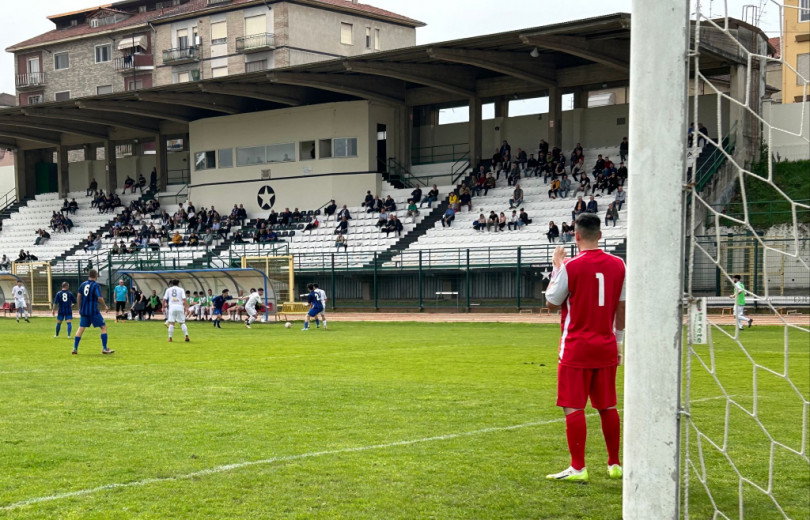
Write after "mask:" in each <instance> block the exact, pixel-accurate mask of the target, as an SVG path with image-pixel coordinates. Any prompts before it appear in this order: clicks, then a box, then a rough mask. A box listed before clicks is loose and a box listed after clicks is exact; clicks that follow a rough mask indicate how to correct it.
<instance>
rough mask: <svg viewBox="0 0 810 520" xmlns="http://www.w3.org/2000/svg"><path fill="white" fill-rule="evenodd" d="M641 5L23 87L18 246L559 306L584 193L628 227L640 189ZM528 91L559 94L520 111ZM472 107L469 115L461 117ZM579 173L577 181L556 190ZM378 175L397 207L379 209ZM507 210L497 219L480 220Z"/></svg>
mask: <svg viewBox="0 0 810 520" xmlns="http://www.w3.org/2000/svg"><path fill="white" fill-rule="evenodd" d="M731 22H732V23H733V24H734V30H735V35H736V38H737V40H738V41H739V42H741V44H743V45H754V44H756V45H759V43H756V42H760V43H762V44H763V45H767V38H765V36H764V34H763V33H761V31H759V30H758V29H756V28H755V27H753V26H750V25H748V24H746V23H743V22H739V21H736V20H731ZM630 26H631V21H630V15H628V14H615V15H609V16H602V17H598V18H590V19H583V20H577V21H573V22H567V23H562V24H555V25H549V26H544V27H534V28H527V29H525V30H520V31H511V32H505V33H499V34H493V35H486V36H478V37H474V38H467V39H462V40H455V41H448V42H441V43H435V44H430V45H422V46H411V47H404V48H399V49H394V50H385V51H381V52H375V53H372V54H365V55H362V56H352V57H345V58H340V59H330V60H326V61H318V62H316V63H308V64H303V65H294V66H288V67H280V68H276V69H272V70H265V71H262V72H258V73H257V72H248V73H244V74H234V75H230V76H226V77H217V78H211V79H202V80H198V81H189V82H184V83H176V84H171V85H162V86H158V87H153V88H146V89H142V90H133V91H125V92H120V93H113V94H104V95H98V96H93V97H87V98H77V99H70V100H65V101H52V102H51V101H46V102H44V103H41V104H36V105H33V106H25V107H15V108H9V109H7V110H4V111H3V113H2V114H0V129H2V134H0V146H3V147H6V148H9V149H14V150H15V151H16V153H15V161H16V193H17V197H16V198H13V197H12V198H11V199H9V200H8V201H7V202H6V204H5V207H4V208H2V213H1V215H2V222H3V230H2V232H0V253H3V254H6V255H7V256H8V258H9V260H10V261H12V262H20V263H24V262H26V261H30V260H33V259H36V260H37V261H40V262H49V263H50V264H51V268H52V272H53V275H54V280H71V281H73V280H78V279H80V278H81V276H82V273H83V272H85V271H87V270H88V269H89V268H96V269H98V270H100V275H101V279H100V281H101V282H102V283H103V284H104V285H107V286H110V285H112V284H113V283H114V282H115V280H117V279H118V278H120V276H119V274H118V272H119V271H123V270H132V269H146V270H155V269H161V268H166V269H181V268H224V267H240V266H241V264H242V261H241V259H242V258H243V257H255V256H287V255H291V256H292V257H293V259H294V260H293V261H294V266H295V269H296V271H303V272H308V273H310V274H311V276H310V278H312V279H318V280H320V281H321V283H322V284H324V283H328V284H330V285H331V288H332V289H333V290H332V291H331V292H332V294H333V298H332V300H331V302H330V303H331V305H332V306H334V305H336V303H335V302H337V301H340V300H343V301H347V302H348V301H353V302H356V303H357V304H358V305H371V302H372V301H373V306H374V307H378V306H379V302H378V298H390V299H391V300H392V301H391V302H390V303H392V304H393V303H394V301H398V302H401V301H407V300H414V301H415V300H417V299H418V300H419V306H420V308H421V307H422V306H423V305H422V300H423V299H425V298H433V296H434V295H439V294H444V293H448V294H452V295H454V296H455V297H456V298H457V297H458V295H459V294H461V295H462V296H461V297H462V299H464V300H466V307H467V308H468V309H469V308H470V307H471V306H473V305H475V304H476V301H478V302H479V304H482V303H483V304H486V303H487V302H490V303H491V302H493V301H495V302H498V301H500V302H509V303H508V305H513V303H512V302H514V300H515V299H517V306H518V308H519V307H521V306H522V305H524V306H542V303H543V302H542V290H543V288H544V286H545V284H546V283H547V274H548V270H549V266H550V259H551V254H552V252H553V248H554V247H555V246H556V245H558V244H565V243H568V242H569V240H568V238H569V236H568V235H567V233H566V232H565V230H566V228H567V227H568V224H569V223H570V222H571V221H572V218H573V216H574V214H575V205H576V202H577V196H583V202H584V204H583V205H584V206H587V203H588V202H589V198H590V197H591V196H593V197H594V200H593V202H594V204H593V206H592V207H591V208H590V209H588V211H593V212H597V213H598V214H599V215H600V217H601V218H602V219H603V221H604V219H605V217H606V216H607V213H608V211H609V206H610V207H611V208H615V212H614V213H613V214H612V215H611V217H612V219H611V224H612V225H608V227H606V229H605V232H604V238H603V242H604V246H605V247H607V249H608V250H610V251H613V252H616V253H617V254H623V251H624V248H625V240H626V237H627V219H626V218H625V215H626V208H627V205H628V204H632V200H633V197H634V196H636V197H638V196H639V195H638V194H634V193H633V190H632V186H629V185H628V184H626V183H625V179H626V171H627V169H626V168H627V166H629V165H630V164H632V146H631V147H630V151H631V152H630V154H628V149H627V148H623V145H622V144H621V143H622V140H623V138H624V137H626V136H627V133H628V131H627V130H628V123H627V119H628V114H629V112H628V105H627V96H626V94H627V87H628V84H629V41H630ZM715 36H717V35H712V34H711V32H710V31H707V33H704V34H703V38H702V40H701V48H702V53H703V56H702V59H701V66H702V67H705V70H704V71H703V73H704V74H705V75H707V76H708V77H715V76H718V77H719V76H727V77H729V78H730V79H729V80H727V81H726V84H727V85H728V87H727V89H728V92H731V93H734V95H739V96H743V95H753V96H757V95H758V89H759V88H760V84H759V82H750V83H746V81H745V78H746V76H747V74H748V73H749V71H748V69H747V67H748V64H747V62H746V60H745V59H744V58H743V57H741V56H737V55H735V54H734V53H732V52H730V51H729V49H728V48H727V47H728V46H727V44H726V43H725V42H723V41H722V40H721V39H720V38H719V37H715ZM751 42H755V43H751ZM750 72H752V73H754V72H756V73H762V74H764V70H759V69H757V70H752V71H750ZM763 77H764V76H763ZM746 87H749V88H750V90H751V91H750V92H746ZM526 103H528V104H532V103H535V104H537V103H539V104H540V105H542V104H545V103H547V106H548V109H547V110H540V109H538V110H536V111H531V110H530V111H529V112H530V113H528V114H526V115H524V113H523V112H520V110H523V109H522V108H521V106H525V104H526ZM522 104H523V105H522ZM533 106H537V105H533ZM699 108H700V111H701V112H700V115H705V116H706V117H705V119H706V121H719V123H718V125H717V127H716V128H705V127H704V128H702V129H701V132H703V133H706V134H707V135H715V136H717V139H718V141H720V142H733V143H734V149H733V151H732V152H733V153H734V154H735V155H736V156H739V157H748V156H750V154H751V153H752V151H753V150H754V149H755V148H756V146H757V145H756V144H755V143H758V142H759V135H758V132H759V129H758V125H757V124H755V123H754V122H753V121H752V120H751V119H750V118H743V117H742V116H741V115H740V113H738V112H739V111H738V110H737V109H736V108H735V106H734V104H733V103H729V102H728V100H727V99H725V98H719V97H717V96H713V95H703V96H702V98H701V103H700V107H699ZM454 109H456V110H457V109H461V110H462V111H463V112H464V113H465V114H464V115H465V117H464V118H462V121H461V122H451V123H447V122H446V121H444V120H443V118H444V115H445V114H446V113H447V112H448V111H452V110H454ZM485 112H486V114H485ZM537 112H542V113H537ZM717 114H720V117H719V119H718V117H717ZM580 143H581V144H580ZM698 144H699V145H702V143H698ZM710 148H711V147H703V148H701V147H699V148H697V149H692V150H691V152H692V153H693V154H694V153H695V152H697V154H696V156H695V157H691V158H690V159H689V160H690V161H691V162H690V164H691V165H692V167H693V169H694V170H695V175H696V176H699V177H700V179H701V181H700V182H702V183H703V184H704V185H705V186H707V189H712V185H711V176H712V174H713V173H714V171H716V170H717V169H719V166H718V165H717V164H716V163H717V161H708V159H707V157H708V155H709V154H710V152H711V150H710ZM493 150H494V153H493ZM577 150H579V152H577ZM580 156H581V157H582V163H580V164H579V165H577V164H576V163H577V162H578V161H579V157H580ZM622 162H626V163H627V164H622ZM709 167H711V168H714V171H709V170H710V168H709ZM575 168H577V171H576V172H575ZM580 170H582V171H580ZM481 172H483V174H484V175H483V177H482V178H481V179H480V180H479V174H480V173H481ZM487 173H492V175H493V177H494V182H493V184H492V185H490V186H487V182H488V181H487V180H486V174H487ZM563 174H565V176H566V179H567V181H568V182H570V183H571V186H570V188H567V186H566V185H565V184H563V186H562V188H563V189H562V190H561V191H557V190H559V186H556V185H555V183H556V182H559V181H560V180H562V175H563ZM622 175H623V176H622ZM581 178H587V179H588V183H587V184H586V185H582V186H581V185H580V180H581ZM479 183H480V186H479ZM515 184H520V189H521V193H522V195H521V198H522V200H521V201H514V200H513V199H514V198H515V197H516V195H515V186H514V185H515ZM619 184H621V185H622V188H621V190H619V189H617V186H618V185H619ZM434 186H436V189H437V192H438V196H437V197H436V200H435V201H433V202H431V203H430V204H425V200H426V199H427V197H428V195H429V193H430V191H431V190H432V189H433V187H434ZM136 188H138V189H137V190H136ZM566 188H567V189H566ZM417 189H418V190H419V191H418V192H415V190H417ZM617 192H618V193H619V195H617ZM415 193H416V194H415ZM110 194H116V197H115V200H116V202H115V203H114V204H110V203H108V201H107V199H106V198H107V197H109V196H110ZM99 195H101V196H102V197H101V200H99ZM367 195H369V196H371V197H372V198H373V197H375V196H377V197H379V198H380V200H381V201H387V200H389V197H390V201H391V203H393V206H388V208H389V209H387V210H386V211H385V212H383V213H382V215H381V212H380V211H379V210H378V208H376V207H375V208H372V209H369V208H368V206H367V204H366V202H367V201H366V199H365V197H366V196H367ZM414 198H416V199H418V200H416V201H413V204H412V203H411V202H412V199H414ZM12 199H13V200H12ZM456 199H460V200H456ZM71 201H74V202H75V209H72V208H71V207H70V206H71V204H74V202H71ZM518 202H519V203H518ZM614 202H615V205H614V206H611V204H613V203H614ZM99 204H100V205H101V208H102V209H99V207H98V206H99ZM333 204H334V206H333ZM409 206H411V208H410V209H409ZM510 206H515V218H516V219H517V220H519V221H520V222H515V223H514V225H512V224H513V223H512V222H510V221H511V220H512V208H511V207H510ZM393 208H395V209H393ZM450 210H452V213H453V218H452V219H451V220H452V221H448V219H447V215H448V211H450ZM344 211H345V212H346V216H348V217H349V218H346V219H345V220H344V219H343V216H344ZM521 211H523V212H525V213H524V216H521V214H520V212H521ZM611 211H612V210H611ZM490 212H494V214H495V216H496V218H497V222H490V223H489V225H484V226H483V227H482V226H479V219H481V218H483V219H484V220H485V221H487V220H489V219H490ZM501 214H503V216H504V218H505V219H506V221H501V217H500V216H501ZM482 215H483V216H482ZM65 220H67V223H69V225H64V224H65ZM552 221H553V222H554V223H555V226H556V227H557V228H558V230H557V231H552V225H551V222H552ZM501 224H504V225H501ZM41 230H44V232H45V234H47V235H48V238H43V237H41V236H40V235H42V231H41ZM571 247H572V248H573V244H571ZM423 271H429V272H430V273H431V276H430V277H427V276H423ZM301 283H303V282H301ZM412 285H413V286H415V285H418V286H419V288H418V290H417V289H406V288H405V287H406V286H412ZM389 286H390V287H394V286H395V287H398V288H399V289H401V290H403V291H405V295H403V294H400V293H398V292H397V291H393V290H392V291H387V292H386V291H385V287H389ZM298 289H299V290H298V293H301V292H303V290H302V289H303V288H298ZM399 289H398V290H399ZM383 293H385V294H387V296H385V295H383ZM521 299H523V303H521Z"/></svg>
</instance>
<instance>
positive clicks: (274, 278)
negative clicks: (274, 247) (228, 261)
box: [242, 256, 295, 302]
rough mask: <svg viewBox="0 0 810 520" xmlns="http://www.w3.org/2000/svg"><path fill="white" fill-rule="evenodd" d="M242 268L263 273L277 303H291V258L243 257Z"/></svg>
mask: <svg viewBox="0 0 810 520" xmlns="http://www.w3.org/2000/svg"><path fill="white" fill-rule="evenodd" d="M242 267H243V268H250V269H256V270H259V271H261V272H263V273H264V274H265V276H267V281H268V283H269V284H270V285H271V286H272V287H273V291H275V293H276V295H277V297H278V300H279V301H281V302H292V301H293V299H292V297H293V295H294V293H293V292H292V291H294V289H295V268H294V264H293V257H292V256H243V257H242Z"/></svg>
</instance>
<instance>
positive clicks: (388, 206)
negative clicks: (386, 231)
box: [383, 195, 397, 213]
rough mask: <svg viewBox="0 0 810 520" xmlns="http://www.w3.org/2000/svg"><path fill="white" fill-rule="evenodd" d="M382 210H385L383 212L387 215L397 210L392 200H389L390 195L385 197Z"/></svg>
mask: <svg viewBox="0 0 810 520" xmlns="http://www.w3.org/2000/svg"><path fill="white" fill-rule="evenodd" d="M383 208H385V210H386V211H387V212H388V213H391V212H392V211H396V210H397V203H396V202H395V201H394V199H392V198H391V195H388V196H387V197H385V202H383Z"/></svg>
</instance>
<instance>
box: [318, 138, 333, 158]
mask: <svg viewBox="0 0 810 520" xmlns="http://www.w3.org/2000/svg"><path fill="white" fill-rule="evenodd" d="M330 157H332V140H331V139H320V140H319V141H318V159H329V158H330Z"/></svg>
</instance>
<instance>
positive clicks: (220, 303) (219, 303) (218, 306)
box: [211, 289, 233, 329]
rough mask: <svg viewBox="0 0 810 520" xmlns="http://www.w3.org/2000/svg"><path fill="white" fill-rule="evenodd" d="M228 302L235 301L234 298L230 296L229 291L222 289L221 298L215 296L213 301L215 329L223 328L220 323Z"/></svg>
mask: <svg viewBox="0 0 810 520" xmlns="http://www.w3.org/2000/svg"><path fill="white" fill-rule="evenodd" d="M228 300H233V296H231V295H229V294H228V289H222V294H221V295H219V296H214V298H213V299H212V300H211V303H212V304H213V306H214V327H216V328H218V329H221V328H222V325H220V324H219V321H220V319H221V318H222V308H223V307H224V306H225V302H226V301H228Z"/></svg>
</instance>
